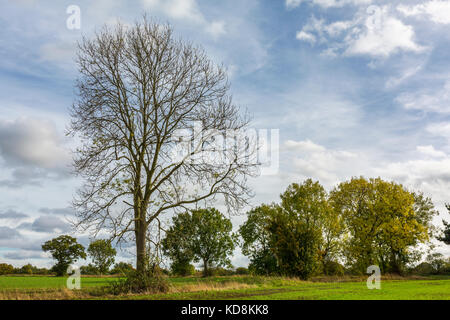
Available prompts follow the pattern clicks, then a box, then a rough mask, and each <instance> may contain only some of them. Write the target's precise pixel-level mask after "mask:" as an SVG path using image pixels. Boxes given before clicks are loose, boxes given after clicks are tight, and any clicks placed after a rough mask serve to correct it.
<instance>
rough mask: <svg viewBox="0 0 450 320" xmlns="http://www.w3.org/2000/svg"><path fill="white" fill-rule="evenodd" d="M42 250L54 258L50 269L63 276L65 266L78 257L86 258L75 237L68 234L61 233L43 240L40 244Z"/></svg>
mask: <svg viewBox="0 0 450 320" xmlns="http://www.w3.org/2000/svg"><path fill="white" fill-rule="evenodd" d="M42 250H44V251H48V252H50V253H51V254H52V257H53V259H55V260H56V264H55V265H54V266H53V268H52V269H53V271H54V272H56V275H57V276H64V275H65V274H66V272H67V268H68V267H69V266H70V265H71V264H72V263H73V262H75V261H77V260H78V259H79V258H82V259H86V253H85V251H84V247H83V246H82V245H81V244H79V243H78V242H77V239H76V238H72V237H71V236H68V235H62V236H59V237H57V238H54V239H52V240H49V241H47V242H45V243H44V244H43V245H42Z"/></svg>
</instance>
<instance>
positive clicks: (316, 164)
mask: <svg viewBox="0 0 450 320" xmlns="http://www.w3.org/2000/svg"><path fill="white" fill-rule="evenodd" d="M283 149H284V150H285V151H287V152H290V156H288V157H290V160H289V162H290V163H291V164H292V170H293V173H294V175H295V176H296V177H301V178H308V177H311V178H314V179H319V180H320V181H321V182H322V183H323V184H325V185H327V186H331V185H333V184H334V183H335V182H337V181H339V180H340V179H341V178H343V177H345V175H346V174H348V173H349V172H350V170H353V172H354V173H355V174H357V166H358V165H357V164H356V162H358V161H360V160H361V159H362V158H360V157H359V156H358V154H356V153H353V152H348V151H340V150H328V149H327V148H325V147H324V146H321V145H318V144H316V143H314V142H312V141H311V140H303V141H294V140H288V141H286V142H285V143H284V148H283Z"/></svg>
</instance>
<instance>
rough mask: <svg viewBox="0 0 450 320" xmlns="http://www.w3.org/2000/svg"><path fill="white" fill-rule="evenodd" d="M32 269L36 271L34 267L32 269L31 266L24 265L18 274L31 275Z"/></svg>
mask: <svg viewBox="0 0 450 320" xmlns="http://www.w3.org/2000/svg"><path fill="white" fill-rule="evenodd" d="M33 269H34V271H36V269H37V268H36V267H33V266H32V265H31V264H26V265H24V266H22V267H21V268H20V269H19V273H20V274H33V273H34V272H33Z"/></svg>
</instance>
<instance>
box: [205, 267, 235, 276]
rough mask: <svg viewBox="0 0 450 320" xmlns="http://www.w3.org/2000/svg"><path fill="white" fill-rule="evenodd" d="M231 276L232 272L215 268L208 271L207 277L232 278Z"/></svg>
mask: <svg viewBox="0 0 450 320" xmlns="http://www.w3.org/2000/svg"><path fill="white" fill-rule="evenodd" d="M233 274H234V271H233V270H230V269H225V268H222V267H217V268H211V269H209V274H208V276H232V275H233Z"/></svg>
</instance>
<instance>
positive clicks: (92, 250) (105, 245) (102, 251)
mask: <svg viewBox="0 0 450 320" xmlns="http://www.w3.org/2000/svg"><path fill="white" fill-rule="evenodd" d="M87 252H88V254H89V256H90V257H91V259H92V262H93V263H94V265H95V267H96V268H97V270H98V272H100V274H105V273H107V272H108V270H109V268H110V267H111V266H112V265H113V264H114V262H115V256H116V254H117V250H116V249H114V248H113V247H112V245H111V241H108V240H104V239H99V240H95V241H93V242H91V243H90V244H89V247H88V249H87Z"/></svg>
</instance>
